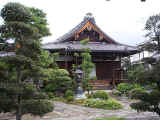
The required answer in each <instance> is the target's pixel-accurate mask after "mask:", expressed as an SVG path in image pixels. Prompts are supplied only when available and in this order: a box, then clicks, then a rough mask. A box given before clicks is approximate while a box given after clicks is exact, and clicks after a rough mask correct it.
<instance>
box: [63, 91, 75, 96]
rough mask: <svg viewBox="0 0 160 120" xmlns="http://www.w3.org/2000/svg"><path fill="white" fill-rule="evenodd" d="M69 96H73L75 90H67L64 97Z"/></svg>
mask: <svg viewBox="0 0 160 120" xmlns="http://www.w3.org/2000/svg"><path fill="white" fill-rule="evenodd" d="M69 96H73V91H72V90H67V91H66V92H65V94H64V97H69Z"/></svg>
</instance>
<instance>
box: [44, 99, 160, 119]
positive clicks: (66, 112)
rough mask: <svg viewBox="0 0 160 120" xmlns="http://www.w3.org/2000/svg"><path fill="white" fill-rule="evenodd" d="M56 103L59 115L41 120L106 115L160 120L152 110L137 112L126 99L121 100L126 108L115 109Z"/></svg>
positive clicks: (91, 117)
mask: <svg viewBox="0 0 160 120" xmlns="http://www.w3.org/2000/svg"><path fill="white" fill-rule="evenodd" d="M54 104H55V110H54V112H55V113H56V114H57V116H56V117H53V116H45V117H44V118H43V119H41V120H93V118H104V117H125V118H128V120H160V119H158V118H157V117H156V114H153V113H150V112H144V113H137V112H136V111H135V110H132V109H131V108H130V107H129V102H128V101H126V100H121V104H123V106H124V109H122V110H114V111H113V110H103V109H95V108H87V107H81V106H77V105H71V104H65V103H62V102H54Z"/></svg>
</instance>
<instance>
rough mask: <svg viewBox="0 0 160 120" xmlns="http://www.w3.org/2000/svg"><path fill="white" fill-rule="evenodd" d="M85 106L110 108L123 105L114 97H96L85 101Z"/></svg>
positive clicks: (113, 108) (118, 107) (117, 107)
mask: <svg viewBox="0 0 160 120" xmlns="http://www.w3.org/2000/svg"><path fill="white" fill-rule="evenodd" d="M83 106H86V107H92V108H102V109H108V110H115V109H121V108H122V105H121V104H120V103H119V102H118V101H116V100H113V99H109V100H107V101H106V100H95V99H87V100H85V101H84V102H83Z"/></svg>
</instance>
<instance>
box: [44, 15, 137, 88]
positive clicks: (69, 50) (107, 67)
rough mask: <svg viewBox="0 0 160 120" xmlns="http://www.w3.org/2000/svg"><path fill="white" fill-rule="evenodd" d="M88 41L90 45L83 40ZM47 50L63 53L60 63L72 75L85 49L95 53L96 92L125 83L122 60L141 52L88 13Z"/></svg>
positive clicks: (93, 55) (93, 54)
mask: <svg viewBox="0 0 160 120" xmlns="http://www.w3.org/2000/svg"><path fill="white" fill-rule="evenodd" d="M84 39H88V40H89V42H88V43H87V44H86V45H83V44H81V42H80V41H81V40H84ZM43 48H44V49H46V50H49V51H50V52H52V53H54V52H58V53H59V54H60V57H59V59H58V60H57V63H58V65H59V67H60V68H65V69H67V70H68V71H69V72H70V73H71V69H72V64H81V62H82V58H81V57H80V56H79V57H75V56H74V53H78V54H80V53H81V52H83V50H82V49H83V48H89V49H90V50H91V52H90V53H91V55H92V62H93V63H94V64H95V68H93V71H92V73H91V75H92V76H94V75H95V76H96V77H97V80H94V82H93V86H94V88H95V89H107V88H108V87H110V86H115V85H116V84H118V83H120V82H122V81H123V69H121V58H123V57H127V56H130V55H133V54H135V53H137V48H136V47H133V46H129V45H124V44H121V43H119V42H117V41H115V40H113V39H112V38H111V37H110V36H108V35H107V34H106V33H104V32H103V31H102V30H101V29H100V28H99V27H98V26H97V25H96V22H95V19H94V17H93V16H92V15H91V14H87V15H86V16H85V17H84V19H83V21H82V22H81V23H80V24H78V25H77V26H76V27H75V28H73V29H72V30H71V31H70V32H68V33H66V34H65V35H63V36H61V37H60V38H58V39H57V40H56V41H55V42H50V43H47V44H44V46H43Z"/></svg>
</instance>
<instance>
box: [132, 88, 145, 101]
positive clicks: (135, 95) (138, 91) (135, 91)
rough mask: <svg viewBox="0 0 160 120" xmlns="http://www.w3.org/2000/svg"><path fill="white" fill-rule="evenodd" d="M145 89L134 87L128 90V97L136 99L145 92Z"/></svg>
mask: <svg viewBox="0 0 160 120" xmlns="http://www.w3.org/2000/svg"><path fill="white" fill-rule="evenodd" d="M145 92H146V91H145V90H144V89H143V88H134V89H133V90H131V92H130V98H131V99H138V98H139V96H140V95H142V94H143V93H145Z"/></svg>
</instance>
